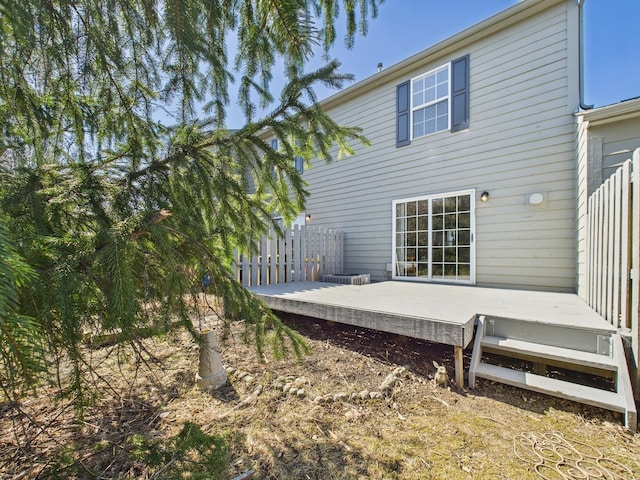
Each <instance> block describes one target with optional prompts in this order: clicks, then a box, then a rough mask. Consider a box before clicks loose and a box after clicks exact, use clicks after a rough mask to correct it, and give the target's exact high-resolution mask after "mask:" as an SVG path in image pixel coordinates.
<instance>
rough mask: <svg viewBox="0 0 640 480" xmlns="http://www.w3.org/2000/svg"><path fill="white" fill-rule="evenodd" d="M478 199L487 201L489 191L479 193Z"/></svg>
mask: <svg viewBox="0 0 640 480" xmlns="http://www.w3.org/2000/svg"><path fill="white" fill-rule="evenodd" d="M480 201H481V202H488V201H489V192H482V194H480Z"/></svg>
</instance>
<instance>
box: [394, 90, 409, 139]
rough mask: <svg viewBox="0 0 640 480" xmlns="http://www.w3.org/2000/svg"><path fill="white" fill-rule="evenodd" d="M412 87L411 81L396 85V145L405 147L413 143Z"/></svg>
mask: <svg viewBox="0 0 640 480" xmlns="http://www.w3.org/2000/svg"><path fill="white" fill-rule="evenodd" d="M410 91H411V89H410V88H409V81H408V80H407V81H406V82H404V83H401V84H400V85H398V86H397V87H396V147H403V146H405V145H409V144H410V143H411V139H410V138H409V132H410V131H411V129H410V128H409V125H410V123H409V122H410V121H411V102H410V101H409V95H410Z"/></svg>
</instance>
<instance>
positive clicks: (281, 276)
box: [235, 225, 344, 287]
mask: <svg viewBox="0 0 640 480" xmlns="http://www.w3.org/2000/svg"><path fill="white" fill-rule="evenodd" d="M258 245H259V250H258V252H256V253H255V254H254V255H252V256H248V255H242V254H240V253H238V254H237V255H236V262H235V276H236V280H238V281H239V282H240V283H242V285H244V286H245V287H255V286H258V285H275V284H279V283H291V282H310V281H319V280H320V279H321V277H322V275H325V274H339V273H342V269H343V248H344V234H343V233H342V232H341V231H338V230H333V229H328V228H322V227H317V226H310V225H307V226H299V225H294V226H293V227H292V228H287V229H285V230H284V231H283V235H282V236H278V235H277V234H276V232H275V230H274V229H273V227H272V228H271V230H270V231H269V234H268V235H263V236H262V238H261V239H260V241H259V244H258Z"/></svg>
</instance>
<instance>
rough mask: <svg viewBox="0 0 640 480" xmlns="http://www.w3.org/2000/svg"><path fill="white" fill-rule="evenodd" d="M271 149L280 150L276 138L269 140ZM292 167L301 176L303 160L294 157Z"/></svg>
mask: <svg viewBox="0 0 640 480" xmlns="http://www.w3.org/2000/svg"><path fill="white" fill-rule="evenodd" d="M271 148H273V149H274V150H278V148H280V146H279V144H278V139H277V138H273V139H271ZM293 166H294V167H295V169H296V170H297V172H298V173H300V174H302V173H303V172H304V159H303V158H302V157H300V156H298V155H296V156H295V157H293Z"/></svg>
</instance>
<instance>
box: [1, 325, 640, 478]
mask: <svg viewBox="0 0 640 480" xmlns="http://www.w3.org/2000/svg"><path fill="white" fill-rule="evenodd" d="M283 318H284V320H285V321H286V323H287V324H288V325H290V326H292V327H294V328H295V329H296V330H298V331H299V332H300V333H301V334H302V335H303V337H304V338H305V339H306V341H307V342H308V344H309V345H310V347H311V348H312V352H311V353H310V354H309V355H307V356H305V357H304V358H303V359H302V361H300V362H296V360H295V359H293V358H289V359H286V360H282V361H275V360H270V359H269V357H267V359H266V360H263V361H261V360H260V359H259V358H258V355H257V354H256V351H255V347H254V346H252V345H251V344H247V343H246V342H245V341H244V340H243V335H242V326H241V325H237V326H235V327H234V328H233V329H232V334H231V336H230V337H229V338H228V340H227V342H226V344H225V345H223V346H222V348H221V353H222V357H223V362H224V363H225V365H226V366H228V367H231V368H232V370H234V369H235V371H234V372H233V374H230V375H229V383H228V384H227V385H226V386H225V387H222V388H221V389H219V390H217V391H214V392H203V391H201V390H199V389H198V388H197V387H196V385H195V381H194V375H195V372H196V370H197V362H198V347H197V345H195V344H194V343H192V342H191V341H190V340H189V338H188V336H187V335H186V334H178V335H172V336H165V337H156V338H154V339H148V340H145V341H144V343H143V344H142V346H143V347H144V348H146V349H147V350H148V353H149V354H152V355H153V358H152V356H151V355H149V354H147V355H145V358H147V361H146V362H144V363H141V362H135V361H134V360H133V359H134V356H133V355H131V351H130V350H129V348H130V347H105V348H102V349H99V350H95V351H93V353H92V355H93V357H92V362H93V363H94V365H96V366H97V367H98V369H97V372H98V374H99V375H98V374H97V375H94V377H93V382H94V383H95V386H96V387H98V388H99V391H100V392H101V394H100V396H99V397H97V398H95V403H94V404H93V405H92V406H90V407H87V409H86V410H85V411H84V414H83V418H82V419H81V420H80V419H78V417H77V415H75V413H74V410H73V408H72V406H71V403H70V400H54V398H53V395H54V393H55V392H56V387H54V386H50V387H47V386H44V387H42V388H41V389H39V390H38V395H37V396H33V397H28V398H24V399H23V400H22V401H21V402H20V404H19V405H18V407H19V409H16V408H12V406H11V405H8V404H4V405H0V431H1V432H2V436H1V438H0V479H10V478H11V479H14V478H15V479H22V478H174V477H168V476H164V475H165V474H167V475H168V472H169V469H168V467H169V466H170V465H171V462H174V461H176V456H174V457H171V458H169V457H166V458H169V460H166V459H165V460H166V463H167V464H166V465H164V467H163V466H162V462H160V463H157V464H156V466H153V467H152V466H150V464H149V462H145V461H141V458H142V457H143V456H144V455H142V456H141V454H140V448H138V449H137V450H136V446H137V447H140V445H145V448H146V450H144V449H143V450H144V452H147V453H149V452H150V451H151V450H152V449H150V447H149V448H147V447H148V446H149V445H157V446H160V447H162V448H165V449H168V448H169V447H167V445H175V443H171V442H173V440H170V439H175V438H176V436H177V435H179V433H180V431H181V430H182V429H183V427H184V425H185V423H187V422H191V423H192V424H195V425H197V426H198V427H199V428H200V429H201V430H202V432H204V433H205V434H210V435H216V436H218V435H219V436H221V438H222V437H224V438H225V439H227V441H228V443H227V445H228V448H229V462H230V464H229V467H228V468H227V470H226V472H224V473H221V474H219V477H220V478H223V479H234V478H243V475H244V474H250V473H251V472H252V471H253V475H252V476H251V477H250V478H252V479H370V478H371V479H409V480H411V479H430V478H433V479H444V478H446V479H451V480H452V479H538V478H549V479H556V478H557V479H560V478H569V479H573V478H576V479H577V478H585V479H588V478H607V479H632V478H640V435H637V434H636V435H634V434H631V433H629V432H628V431H626V430H625V429H624V428H623V427H622V419H621V416H620V415H618V414H614V413H612V412H609V411H606V410H601V409H597V408H592V407H588V406H585V405H581V404H577V403H573V402H569V401H563V400H559V399H555V398H552V397H547V396H544V395H538V394H535V393H531V392H527V391H524V390H520V389H516V388H512V387H508V386H504V385H499V384H494V383H492V382H488V381H484V380H479V382H478V386H477V388H476V389H474V390H473V391H470V390H467V389H464V388H459V387H458V386H456V385H455V383H454V382H453V381H451V380H450V381H449V383H448V384H447V387H445V388H442V387H438V386H436V385H435V384H434V382H433V380H432V376H433V374H434V372H435V368H434V366H433V364H432V361H434V360H435V361H436V362H438V363H440V364H443V365H445V366H446V367H447V369H448V372H449V375H450V376H453V354H452V353H453V352H452V349H451V348H450V347H445V346H441V345H435V344H430V343H428V342H423V341H418V340H414V339H408V338H405V337H399V336H396V335H390V334H385V333H380V332H373V331H369V330H365V329H359V328H354V327H350V326H345V325H339V324H330V323H328V322H324V321H320V320H314V319H309V318H302V317H293V316H287V317H283ZM465 361H466V363H467V365H468V361H469V358H465ZM399 367H404V368H399ZM285 384H290V385H288V386H287V387H285V388H284V390H287V392H286V393H284V392H283V385H285ZM300 390H302V392H301V391H300ZM377 392H380V395H379V394H378V393H377ZM372 397H374V398H372ZM14 407H15V405H14ZM144 452H143V453H144ZM194 477H195V475H194ZM184 478H189V477H188V476H186V477H184ZM201 478H211V477H201ZM246 478H249V477H246Z"/></svg>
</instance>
